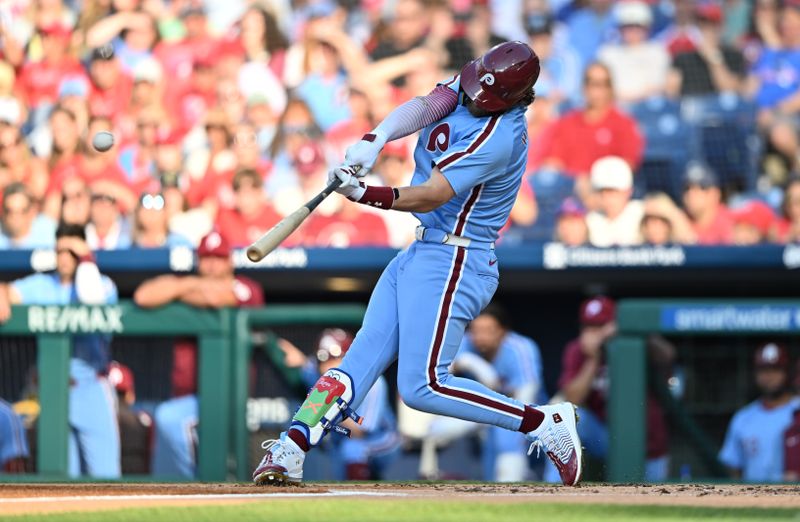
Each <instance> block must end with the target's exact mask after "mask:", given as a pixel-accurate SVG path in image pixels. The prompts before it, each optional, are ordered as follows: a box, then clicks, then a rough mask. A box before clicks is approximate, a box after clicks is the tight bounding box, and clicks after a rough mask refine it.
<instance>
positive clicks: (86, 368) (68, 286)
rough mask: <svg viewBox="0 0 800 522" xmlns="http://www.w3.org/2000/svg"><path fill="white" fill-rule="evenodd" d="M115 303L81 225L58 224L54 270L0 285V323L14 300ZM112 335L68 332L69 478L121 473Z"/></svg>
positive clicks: (111, 284)
mask: <svg viewBox="0 0 800 522" xmlns="http://www.w3.org/2000/svg"><path fill="white" fill-rule="evenodd" d="M116 302H117V287H116V286H115V285H114V282H113V281H111V279H109V278H108V277H107V276H105V275H102V274H101V273H100V270H99V269H98V268H97V265H96V264H95V262H94V256H93V255H92V252H91V250H89V245H87V244H86V234H85V232H84V229H83V227H82V226H80V225H68V224H64V223H62V224H61V225H59V226H58V228H57V229H56V269H55V271H53V272H48V273H38V274H33V275H29V276H27V277H23V278H22V279H17V280H16V281H13V282H11V283H8V284H0V323H2V322H5V321H7V320H8V319H10V318H11V305H12V304H38V305H70V304H72V305H75V304H84V305H102V304H113V303H116ZM110 344H111V338H110V336H109V335H105V334H97V333H94V334H82V335H73V336H72V355H71V359H70V368H69V383H70V389H69V460H68V471H69V475H70V477H78V476H80V475H89V476H91V477H94V478H109V479H110V478H118V477H119V476H120V473H121V471H120V445H119V430H118V426H117V407H116V401H115V400H114V394H113V391H112V389H111V384H109V382H108V378H107V373H108V365H109V362H110Z"/></svg>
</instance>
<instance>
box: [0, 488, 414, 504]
mask: <svg viewBox="0 0 800 522" xmlns="http://www.w3.org/2000/svg"><path fill="white" fill-rule="evenodd" d="M406 496H408V494H407V493H396V492H377V491H328V492H325V493H231V494H229V495H226V494H223V493H215V494H210V495H204V494H192V495H91V496H80V497H74V496H63V497H27V498H0V504H21V503H35V502H41V503H46V502H65V501H66V502H78V501H91V502H97V501H100V502H102V501H120V500H181V499H189V500H227V499H232V500H241V499H244V500H247V499H267V498H304V497H406Z"/></svg>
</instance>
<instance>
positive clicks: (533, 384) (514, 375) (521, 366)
mask: <svg viewBox="0 0 800 522" xmlns="http://www.w3.org/2000/svg"><path fill="white" fill-rule="evenodd" d="M463 352H467V353H474V354H478V355H480V353H479V352H478V350H477V349H476V348H475V345H473V344H472V338H471V337H470V336H469V335H466V336H464V340H463V341H462V343H461V348H460V349H459V353H463ZM456 359H458V356H456ZM489 363H490V364H491V365H492V367H493V368H494V369H495V371H496V372H497V375H498V377H499V378H500V383H501V388H500V390H499V391H500V392H501V393H504V394H506V395H511V396H516V395H517V392H518V391H519V390H522V389H523V388H527V389H530V390H531V391H532V394H533V397H531V398H530V399H529V400H530V401H532V402H534V403H536V404H547V401H548V397H547V392H546V391H545V389H544V374H543V371H542V355H541V352H540V351H539V346H538V345H537V344H536V342H535V341H534V340H533V339H531V338H530V337H525V336H524V335H520V334H518V333H516V332H509V333H508V334H507V335H506V336H505V338H504V339H503V342H502V343H501V344H500V348H499V349H498V350H497V354H496V355H495V357H494V359H492V360H491V361H489Z"/></svg>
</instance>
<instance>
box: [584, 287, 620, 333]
mask: <svg viewBox="0 0 800 522" xmlns="http://www.w3.org/2000/svg"><path fill="white" fill-rule="evenodd" d="M578 315H579V317H580V322H581V324H582V325H584V326H602V325H604V324H607V323H610V322H611V321H613V320H614V319H616V317H617V305H616V304H615V303H614V300H613V299H611V298H609V297H606V296H604V295H598V296H595V297H591V298H589V299H587V300H585V301H584V302H583V303H581V307H580V313H579V314H578Z"/></svg>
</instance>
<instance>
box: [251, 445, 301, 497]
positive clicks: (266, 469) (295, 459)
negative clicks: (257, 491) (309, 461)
mask: <svg viewBox="0 0 800 522" xmlns="http://www.w3.org/2000/svg"><path fill="white" fill-rule="evenodd" d="M261 447H262V448H264V449H265V450H267V452H266V453H265V454H264V458H263V459H261V463H260V464H259V465H258V467H257V468H256V470H255V471H254V472H253V482H255V483H256V484H258V485H259V486H268V485H276V486H283V485H291V484H299V483H300V482H301V481H302V480H303V461H304V460H305V458H306V454H305V452H304V451H303V450H301V449H300V448H299V447H298V446H297V444H295V442H294V441H293V440H292V439H290V438H288V437H286V436H282V437H281V439H271V440H265V441H264V442H263V443H262V444H261Z"/></svg>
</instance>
